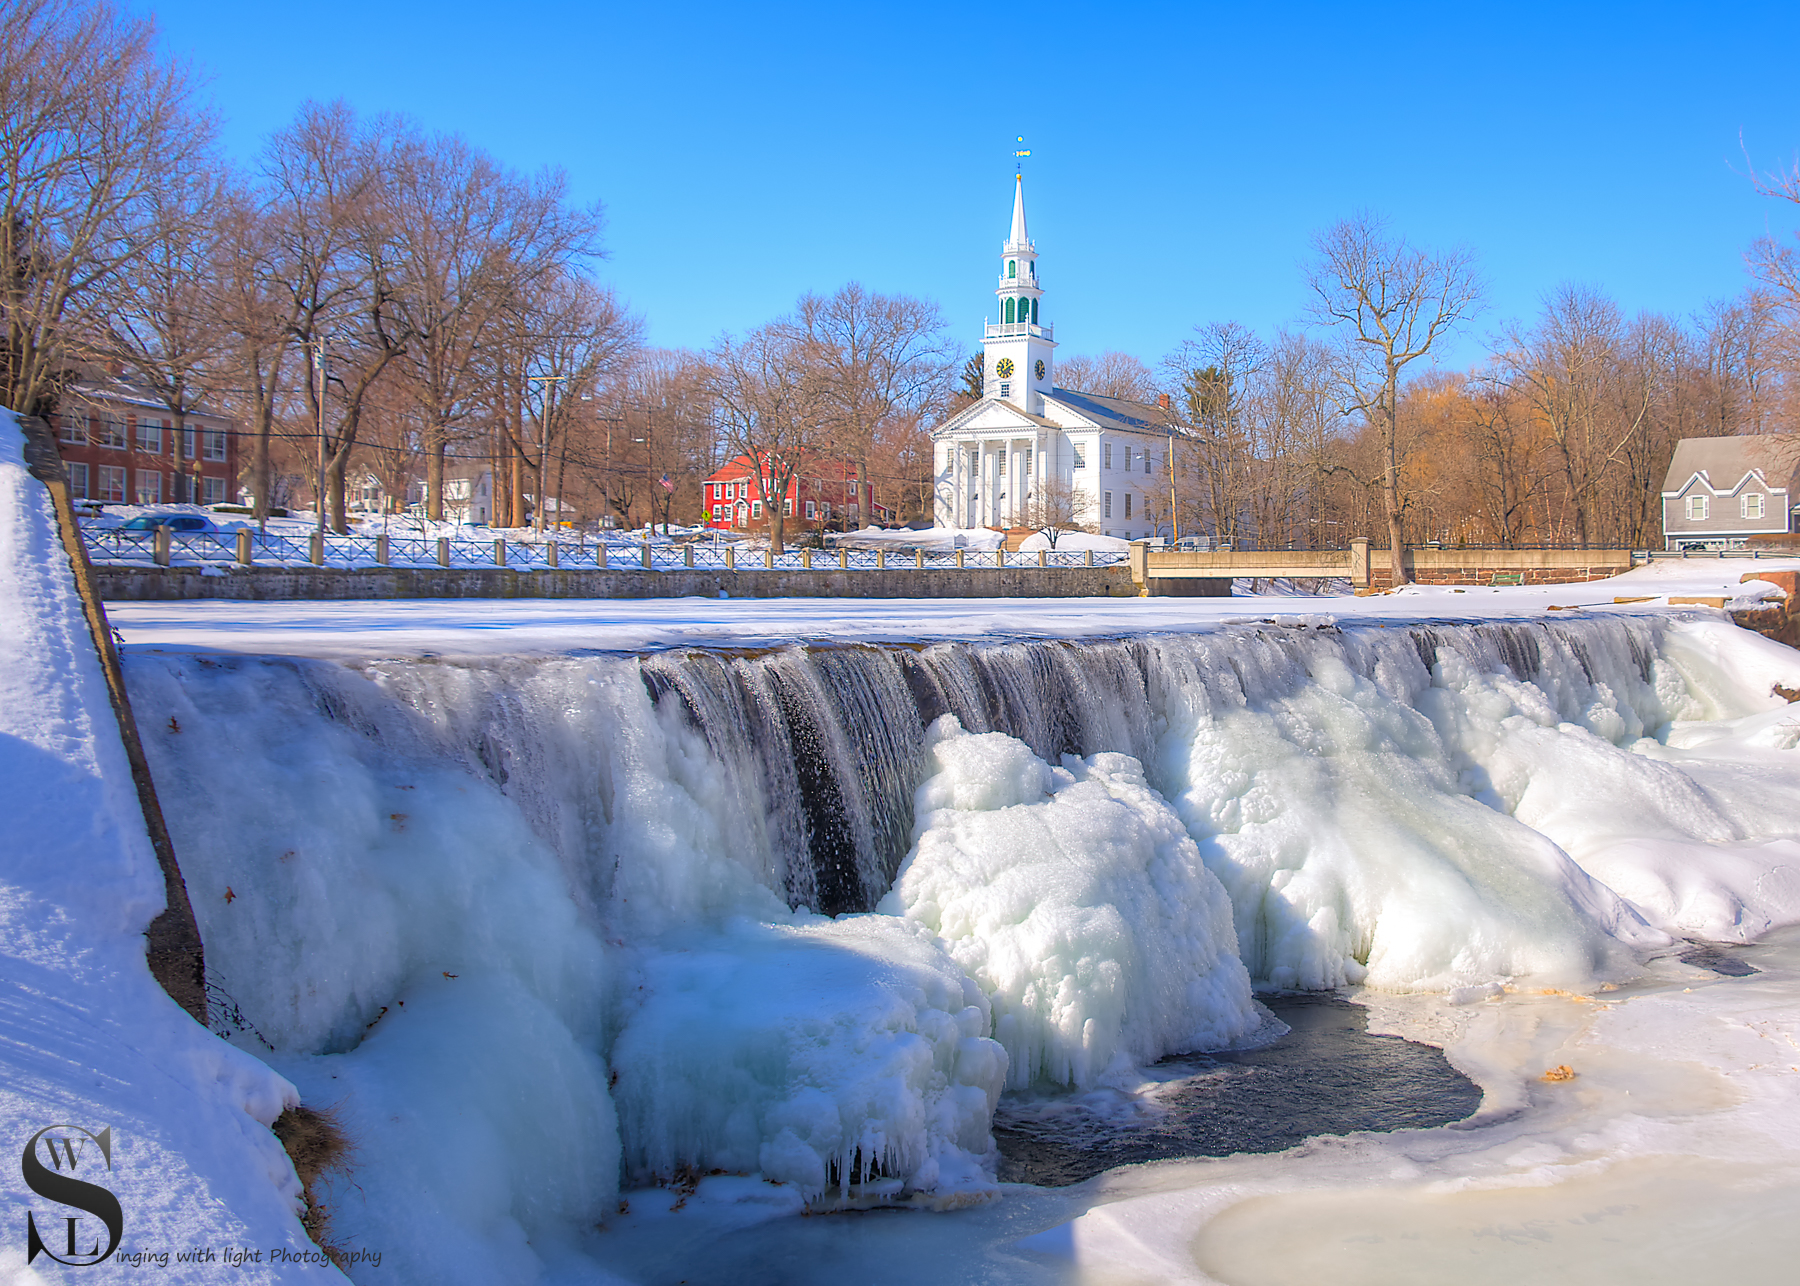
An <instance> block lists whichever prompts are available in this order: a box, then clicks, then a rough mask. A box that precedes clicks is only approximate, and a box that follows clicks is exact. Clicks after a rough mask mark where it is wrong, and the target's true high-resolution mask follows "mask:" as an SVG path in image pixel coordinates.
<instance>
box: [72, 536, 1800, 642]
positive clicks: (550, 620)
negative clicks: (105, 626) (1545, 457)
mask: <svg viewBox="0 0 1800 1286" xmlns="http://www.w3.org/2000/svg"><path fill="white" fill-rule="evenodd" d="M1759 569H1766V570H1770V571H1777V570H1790V571H1791V570H1795V569H1800V559H1759V560H1756V561H1754V562H1752V561H1750V560H1747V559H1693V560H1686V561H1684V560H1668V561H1658V562H1655V563H1651V564H1649V565H1647V566H1644V567H1639V568H1637V569H1635V570H1633V571H1630V572H1627V573H1626V574H1624V575H1623V576H1617V577H1614V578H1612V579H1611V580H1604V581H1593V582H1590V583H1587V584H1580V585H1532V586H1525V587H1512V588H1505V589H1468V590H1458V589H1453V588H1449V587H1446V586H1428V585H1414V586H1409V587H1408V588H1406V589H1403V590H1400V591H1398V592H1396V593H1392V594H1376V595H1371V596H1368V597H1364V598H1357V597H1354V596H1351V595H1344V596H1340V597H1321V598H1296V597H1292V596H1286V595H1271V596H1266V597H1261V598H1251V597H1237V598H1033V599H1016V598H998V599H832V598H784V599H749V598H740V599H699V598H677V599H581V600H575V599H461V600H456V601H442V600H431V601H407V602H398V601H394V602H309V603H253V602H228V601H218V600H211V601H203V602H192V603H151V602H143V603H115V604H112V605H111V606H109V608H108V609H107V610H108V613H109V615H110V616H111V617H112V620H113V624H114V625H115V626H116V627H117V628H118V629H119V630H120V632H121V633H122V634H123V635H124V636H125V640H126V642H127V644H128V645H130V646H133V647H152V648H180V649H195V648H199V649H218V650H224V651H234V652H245V653H270V654H275V655H282V656H320V657H368V656H418V655H422V654H426V653H431V654H435V655H440V656H473V655H482V654H488V655H493V654H507V655H543V654H547V653H567V652H573V651H583V650H596V651H618V652H636V651H641V650H644V649H647V648H664V647H682V646H692V645H705V644H720V645H725V646H734V647H779V646H783V645H786V644H792V643H880V642H887V643H907V642H916V641H922V640H930V639H982V638H1000V637H1004V638H1066V639H1077V638H1109V637H1116V636H1120V635H1125V634H1136V633H1144V632H1150V631H1163V630H1171V631H1187V630H1204V629H1212V628H1216V627H1218V626H1221V625H1231V624H1234V623H1248V624H1254V623H1257V622H1260V621H1265V620H1274V621H1281V622H1290V623H1307V624H1327V623H1330V624H1339V625H1354V624H1356V623H1359V622H1371V623H1375V624H1384V623H1396V622H1407V621H1434V620H1435V621H1481V620H1496V619H1499V620H1504V619H1521V620H1533V619H1539V618H1542V617H1543V616H1544V615H1545V614H1546V612H1548V611H1552V610H1555V611H1558V612H1559V613H1561V614H1564V615H1567V616H1573V615H1579V614H1583V613H1590V612H1591V613H1595V614H1614V613H1618V614H1625V615H1644V614H1654V615H1665V614H1667V613H1669V612H1671V611H1674V612H1678V613H1683V614H1686V615H1691V616H1696V617H1704V616H1709V615H1710V616H1712V617H1714V618H1717V617H1718V616H1719V613H1718V612H1717V611H1716V610H1715V609H1712V608H1708V607H1676V608H1671V607H1670V606H1669V605H1668V603H1667V600H1668V598H1669V597H1670V596H1675V597H1719V598H1724V599H1726V600H1728V605H1731V606H1740V607H1741V606H1748V605H1750V604H1752V603H1754V602H1756V601H1759V600H1761V599H1762V598H1764V597H1766V596H1769V595H1774V594H1778V593H1779V591H1778V590H1777V589H1776V587H1775V586H1774V585H1772V584H1770V583H1769V582H1767V581H1753V582H1751V583H1749V584H1739V583H1738V582H1739V578H1740V577H1741V576H1743V575H1745V574H1748V573H1752V572H1754V571H1757V570H1759ZM946 574H948V573H946ZM1616 598H1642V599H1647V600H1648V601H1645V602H1638V603H1629V604H1616V603H1615V602H1614V599H1616Z"/></svg>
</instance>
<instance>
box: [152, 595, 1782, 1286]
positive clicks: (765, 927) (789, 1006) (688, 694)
mask: <svg viewBox="0 0 1800 1286" xmlns="http://www.w3.org/2000/svg"><path fill="white" fill-rule="evenodd" d="M1797 661H1800V658H1795V655H1794V654H1793V653H1791V652H1787V651H1785V650H1783V649H1779V648H1777V647H1776V646H1775V645H1773V644H1766V643H1765V642H1764V641H1763V640H1760V639H1757V638H1754V637H1753V636H1750V635H1747V634H1744V633H1743V632H1742V631H1737V630H1734V629H1732V628H1731V627H1730V626H1728V625H1726V624H1724V623H1723V622H1718V621H1693V622H1683V621H1675V620H1661V619H1610V620H1608V619H1589V620H1577V621H1557V622H1555V623H1541V624H1529V625H1520V624H1500V623H1495V624H1473V625H1469V624H1465V625H1460V626H1449V625H1439V626H1432V627H1427V626H1414V627H1410V628H1385V627H1382V626H1376V625H1371V626H1366V627H1361V628H1356V629H1340V628H1336V627H1332V626H1329V625H1325V624H1320V623H1314V624H1310V625H1300V626H1292V625H1290V626H1277V627H1263V626H1255V625H1247V626H1235V627H1230V628H1218V629H1214V630H1211V631H1205V632H1197V633H1193V634H1186V635H1181V634H1164V635H1156V636H1146V637H1142V638H1137V639H1132V640H1124V641H1120V640H1112V641H1102V640H1096V641H1091V642H1086V643H1080V644H1071V643H1062V642H1030V643H1027V642H1016V641H1015V642H994V643H989V644H985V645H976V646H969V645H961V644H936V645H932V646H929V647H923V648H919V649H908V648H874V647H862V648H834V649H817V650H812V651H808V650H805V649H799V648H788V649H782V650H779V651H776V652H773V653H767V654H736V655H725V654H710V653H706V652H670V653H666V654H663V655H660V656H657V657H654V658H651V659H647V660H640V659H636V658H629V657H617V656H578V657H558V658H549V659H530V660H528V659H514V658H482V659H476V660H471V661H467V662H457V663H452V662H446V661H433V660H414V661H398V660H393V661H381V662H365V663H358V664H336V663H330V662H321V661H294V660H282V659H267V660H259V659H249V658H241V657H219V656H199V655H192V654H185V655H184V654H179V653H150V652H137V653H134V654H133V655H132V656H131V658H130V663H129V674H130V680H131V683H132V687H133V692H134V697H135V699H136V700H137V702H138V703H139V710H140V717H141V719H142V720H143V722H144V724H145V726H146V727H147V728H149V729H151V730H152V735H151V736H150V737H149V743H150V744H149V752H150V754H151V757H152V763H153V766H154V768H155V770H156V772H157V776H158V780H159V782H161V783H163V789H164V797H165V807H166V808H167V810H168V812H169V813H170V816H171V819H172V824H173V826H174V828H175V831H176V840H177V844H178V847H179V850H180V851H181V853H182V855H183V861H184V865H185V868H186V870H187V872H188V879H189V884H190V888H191V889H193V890H194V897H195V904H196V907H197V911H198V914H199V916H200V920H201V928H202V931H203V934H204V935H205V937H206V940H207V942H208V946H209V962H210V964H211V965H212V967H213V969H214V971H215V975H216V977H217V978H218V980H219V981H220V983H221V985H223V986H224V987H225V988H226V989H227V990H228V991H229V992H230V993H231V995H232V996H233V997H234V998H235V999H236V1001H237V1002H238V1004H239V1005H240V1006H241V1008H242V1011H243V1014H244V1016H245V1018H246V1019H247V1020H248V1022H249V1023H250V1024H251V1025H253V1026H254V1028H255V1029H256V1033H260V1035H261V1036H262V1037H263V1038H265V1039H266V1040H267V1041H268V1042H269V1044H271V1045H273V1046H275V1049H274V1051H273V1052H270V1051H267V1050H262V1049H261V1047H260V1046H258V1045H257V1043H256V1034H255V1033H251V1032H249V1031H245V1032H241V1033H238V1034H237V1035H236V1037H235V1039H236V1040H237V1041H238V1043H239V1044H240V1045H241V1046H243V1047H245V1048H250V1049H253V1050H259V1052H261V1053H262V1054H263V1055H264V1056H265V1057H266V1058H267V1060H268V1061H269V1062H270V1063H272V1064H273V1065H274V1066H276V1067H277V1068H278V1069H279V1070H280V1071H281V1072H283V1074H285V1075H287V1076H288V1077H290V1078H291V1079H292V1080H293V1081H294V1082H295V1083H296V1084H297V1085H299V1086H300V1088H301V1090H302V1091H303V1092H304V1094H305V1095H306V1097H307V1098H308V1099H310V1100H314V1101H324V1102H342V1103H343V1105H344V1108H343V1110H344V1112H345V1114H346V1116H347V1118H348V1120H349V1121H350V1122H351V1124H352V1128H353V1130H354V1131H355V1132H356V1133H357V1134H358V1136H359V1138H360V1139H361V1141H362V1145H363V1149H364V1151H363V1155H364V1157H365V1158H367V1159H366V1160H365V1161H364V1162H363V1163H362V1164H361V1166H360V1167H359V1169H358V1171H357V1173H356V1175H355V1176H354V1180H353V1181H352V1182H349V1183H345V1184H343V1185H342V1186H341V1187H340V1188H339V1189H338V1190H336V1191H334V1193H333V1194H332V1195H333V1200H334V1201H335V1202H336V1205H337V1210H338V1215H339V1218H340V1220H341V1221H342V1226H344V1227H345V1228H346V1229H347V1230H349V1231H350V1232H351V1233H352V1234H354V1235H358V1236H365V1237H366V1236H367V1235H369V1233H370V1232H371V1230H375V1229H379V1230H381V1232H382V1234H383V1236H384V1237H385V1238H386V1240H387V1243H388V1244H389V1245H390V1246H392V1247H394V1248H395V1253H396V1255H399V1254H402V1253H404V1254H406V1255H407V1256H410V1257H412V1262H431V1263H434V1264H440V1263H441V1264H442V1265H443V1269H442V1272H441V1273H440V1274H439V1276H438V1278H437V1279H438V1280H444V1281H470V1282H475V1281H521V1282H522V1281H527V1280H531V1279H532V1278H533V1276H534V1275H536V1274H538V1273H540V1272H549V1271H553V1269H554V1263H555V1261H556V1260H557V1258H558V1256H560V1255H563V1254H565V1253H574V1252H570V1251H568V1250H567V1245H568V1244H569V1243H567V1242H566V1236H568V1235H573V1234H571V1233H570V1230H571V1229H574V1228H577V1227H585V1226H590V1225H591V1224H592V1223H593V1222H594V1221H596V1220H598V1219H602V1218H604V1217H605V1216H606V1215H607V1214H608V1212H609V1211H610V1210H612V1209H613V1208H614V1205H615V1204H616V1201H617V1198H618V1196H619V1183H620V1179H621V1176H624V1178H625V1179H626V1180H627V1181H628V1182H633V1183H638V1182H645V1181H647V1180H650V1179H659V1180H676V1179H679V1178H681V1177H682V1176H688V1177H690V1178H691V1177H692V1176H695V1175H701V1174H705V1173H706V1172H708V1171H713V1170H720V1171H725V1172H726V1176H724V1177H722V1178H721V1180H720V1181H721V1182H723V1181H724V1178H728V1177H729V1176H731V1175H734V1174H737V1173H739V1172H745V1173H748V1174H750V1175H761V1176H763V1177H765V1178H767V1179H770V1180H775V1181H780V1182H782V1183H784V1184H786V1185H788V1187H789V1189H791V1190H793V1191H795V1192H797V1193H799V1194H802V1195H803V1196H804V1197H805V1198H806V1199H809V1200H811V1201H813V1202H814V1203H815V1204H823V1205H830V1204H834V1203H844V1202H858V1201H869V1200H879V1199H894V1200H913V1201H918V1202H922V1203H928V1204H939V1205H942V1204H954V1203H956V1202H957V1201H959V1200H963V1199H968V1198H970V1197H974V1196H979V1195H981V1194H983V1193H986V1192H988V1191H990V1190H991V1169H990V1166H991V1160H992V1155H993V1153H992V1143H991V1140H990V1139H989V1136H988V1121H989V1119H990V1114H991V1109H992V1103H993V1101H994V1095H995V1094H996V1092H997V1091H998V1089H999V1087H1000V1086H1001V1084H1002V1083H1003V1082H1004V1081H1005V1080H1006V1078H1008V1077H1010V1078H1011V1080H1012V1082H1013V1083H1014V1084H1024V1083H1027V1082H1029V1081H1042V1080H1049V1081H1061V1082H1064V1083H1069V1084H1077V1085H1081V1084H1090V1083H1093V1082H1094V1081H1096V1080H1103V1079H1105V1078H1106V1077H1108V1076H1109V1074H1122V1073H1123V1072H1124V1071H1125V1070H1126V1069H1128V1068H1129V1067H1130V1065H1131V1064H1133V1063H1134V1062H1142V1061H1145V1060H1150V1059H1154V1058H1156V1057H1158V1056H1159V1055H1160V1054H1162V1053H1167V1052H1174V1051H1177V1050H1181V1049H1183V1048H1185V1047H1189V1046H1208V1045H1210V1046H1214V1047H1217V1046H1220V1045H1227V1044H1230V1043H1233V1042H1234V1041H1236V1040H1238V1039H1241V1038H1242V1037H1243V1036H1244V1035H1245V1034H1246V1033H1247V1032H1248V1031H1249V1030H1250V1028H1252V1027H1253V1026H1254V1023H1255V1010H1254V1007H1253V1005H1252V1004H1251V1000H1250V991H1249V982H1250V979H1252V978H1255V979H1258V980H1261V981H1264V982H1267V983H1271V984H1274V985H1278V986H1302V987H1328V986H1334V985H1337V984H1339V983H1342V982H1346V981H1352V982H1353V981H1363V982H1367V983H1369V984H1372V985H1375V986H1378V987H1381V988H1386V989H1388V990H1390V991H1402V992H1403V991H1440V992H1447V993H1451V994H1453V995H1456V996H1459V997H1465V996H1478V995H1482V994H1486V993H1487V992H1488V991H1490V990H1498V989H1499V987H1500V986H1502V985H1507V984H1510V985H1514V986H1534V987H1567V986H1570V985H1572V984H1580V985H1585V984H1586V983H1588V982H1591V981H1592V980H1594V979H1596V978H1601V977H1609V976H1622V975H1624V974H1626V973H1629V972H1631V971H1632V970H1633V969H1635V968H1636V967H1638V962H1639V961H1641V959H1642V957H1643V955H1644V953H1645V952H1646V951H1647V950H1650V949H1656V948H1659V947H1660V946H1662V945H1665V944H1667V943H1668V942H1669V937H1668V935H1669V934H1671V933H1677V932H1679V933H1688V934H1699V935H1704V936H1709V937H1716V938H1728V937H1733V936H1737V937H1742V936H1746V935H1750V934H1754V933H1756V932H1760V931H1762V930H1763V929H1765V928H1767V927H1770V926H1773V925H1778V924H1783V923H1791V922H1794V921H1795V920H1797V919H1800V863H1797V861H1796V855H1795V853H1794V852H1793V850H1794V848H1795V844H1794V842H1793V839H1792V836H1794V835H1796V834H1800V802H1797V800H1796V792H1795V789H1794V787H1793V786H1792V784H1791V776H1792V774H1791V770H1790V769H1789V768H1788V767H1787V765H1788V762H1789V760H1790V758H1791V755H1792V753H1793V746H1794V744H1795V741H1796V739H1797V738H1796V736H1795V735H1794V734H1793V733H1792V729H1791V728H1790V727H1789V726H1788V725H1789V723H1790V722H1791V720H1790V719H1789V716H1788V715H1787V714H1786V713H1785V711H1786V710H1787V707H1786V705H1785V703H1784V702H1782V701H1781V700H1780V699H1779V698H1778V697H1776V696H1773V695H1770V693H1771V690H1772V688H1773V686H1774V685H1775V684H1776V683H1778V682H1779V683H1781V684H1785V685H1787V686H1789V687H1792V686H1800V663H1797ZM915 791H916V794H915ZM903 865H904V871H902V866H903ZM896 877H897V883H896ZM890 887H891V888H892V893H891V896H889V898H888V900H887V901H886V902H885V903H883V902H882V901H881V900H882V898H883V896H884V894H885V893H887V892H888V890H889V889H890ZM878 903H880V904H881V909H880V910H879V911H878V910H877V909H876V908H877V905H878ZM821 911H825V912H830V913H832V916H835V918H831V917H828V916H824V915H821V914H819V912H821ZM526 1158H529V1160H528V1161H527V1160H526ZM471 1175H475V1176H479V1181H478V1182H476V1181H472V1180H471V1178H470V1176H471ZM733 1181H735V1180H733ZM747 1181H748V1180H747ZM709 1182H710V1181H709ZM763 1187H764V1188H766V1187H767V1185H763ZM446 1248H449V1249H446ZM420 1257H423V1258H420Z"/></svg>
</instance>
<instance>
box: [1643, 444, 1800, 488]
mask: <svg viewBox="0 0 1800 1286" xmlns="http://www.w3.org/2000/svg"><path fill="white" fill-rule="evenodd" d="M1753 470H1754V471H1759V472H1761V474H1762V478H1763V481H1764V482H1766V483H1767V484H1768V485H1769V486H1770V487H1772V488H1774V489H1776V490H1786V491H1787V492H1788V493H1789V494H1790V495H1792V494H1793V493H1794V492H1795V491H1796V490H1797V489H1800V437H1796V436H1789V435H1786V434H1774V433H1765V434H1761V435H1758V436H1741V437H1729V438H1683V439H1682V440H1681V441H1680V442H1679V443H1677V444H1676V446H1675V456H1674V458H1673V459H1672V460H1670V461H1669V473H1668V476H1667V477H1666V478H1665V479H1664V480H1663V488H1662V490H1663V494H1664V495H1665V496H1675V495H1680V494H1681V493H1682V492H1683V491H1684V490H1686V489H1687V485H1688V483H1689V482H1691V481H1692V480H1693V478H1694V475H1695V474H1699V475H1701V476H1702V477H1703V478H1704V480H1705V484H1706V486H1707V488H1708V489H1709V490H1711V491H1712V492H1713V493H1714V494H1715V495H1729V494H1730V493H1732V492H1734V491H1736V490H1737V489H1738V487H1739V486H1740V485H1742V483H1743V481H1744V479H1745V478H1746V477H1747V476H1748V475H1749V474H1750V473H1751V472H1752V471H1753Z"/></svg>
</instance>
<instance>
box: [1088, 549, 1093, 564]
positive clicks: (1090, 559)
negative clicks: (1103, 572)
mask: <svg viewBox="0 0 1800 1286" xmlns="http://www.w3.org/2000/svg"><path fill="white" fill-rule="evenodd" d="M1087 565H1088V566H1089V567H1092V566H1093V565H1094V551H1093V550H1091V549H1090V550H1088V551H1087Z"/></svg>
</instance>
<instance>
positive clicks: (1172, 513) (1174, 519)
mask: <svg viewBox="0 0 1800 1286" xmlns="http://www.w3.org/2000/svg"><path fill="white" fill-rule="evenodd" d="M1164 463H1165V464H1166V465H1167V466H1168V470H1169V530H1170V531H1171V532H1173V533H1174V541H1173V543H1174V544H1180V543H1181V517H1180V514H1179V511H1178V510H1177V509H1176V508H1175V428H1174V426H1173V425H1171V426H1170V427H1169V458H1168V459H1167V460H1166V461H1165V462H1164Z"/></svg>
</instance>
